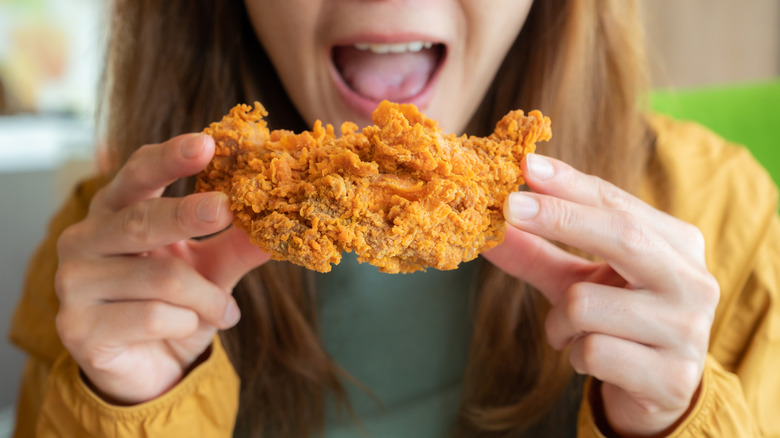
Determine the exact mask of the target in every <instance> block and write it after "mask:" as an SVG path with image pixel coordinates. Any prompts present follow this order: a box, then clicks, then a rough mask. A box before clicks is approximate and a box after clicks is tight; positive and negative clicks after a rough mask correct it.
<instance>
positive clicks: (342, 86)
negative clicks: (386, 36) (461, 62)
mask: <svg viewBox="0 0 780 438" xmlns="http://www.w3.org/2000/svg"><path fill="white" fill-rule="evenodd" d="M446 59H447V56H446V52H445V53H444V55H443V56H442V58H441V60H440V61H439V65H437V66H436V70H434V72H433V74H431V77H430V79H429V80H428V83H427V84H425V87H424V88H423V89H422V90H421V91H420V92H419V93H417V94H416V95H414V96H411V97H409V98H406V99H404V100H403V101H401V102H396V103H412V104H414V105H415V106H416V107H417V108H419V109H420V111H425V109H426V108H427V107H428V104H429V103H430V102H431V99H433V93H434V89H435V87H436V82H438V79H439V73H440V72H441V70H442V67H443V66H444V63H445V61H446ZM330 77H331V80H332V81H333V83H334V84H335V86H336V90H338V92H339V94H340V95H341V98H342V99H343V100H344V102H345V103H346V104H347V106H348V107H349V108H350V109H352V110H353V111H355V112H357V113H358V115H360V116H361V117H362V118H365V119H366V120H371V114H372V113H373V112H374V109H376V107H377V105H379V102H380V101H376V100H372V99H367V98H365V97H364V96H362V95H360V94H358V93H356V92H355V90H353V89H352V88H350V87H349V85H347V83H346V82H344V78H342V77H341V73H339V71H338V69H337V68H336V66H335V65H334V63H333V60H332V58H331V61H330Z"/></svg>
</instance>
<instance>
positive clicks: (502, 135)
mask: <svg viewBox="0 0 780 438" xmlns="http://www.w3.org/2000/svg"><path fill="white" fill-rule="evenodd" d="M266 115H267V113H266V111H265V109H264V108H263V106H262V105H261V104H260V103H257V102H256V103H255V105H254V108H251V107H250V106H248V105H238V106H236V107H234V108H233V109H231V110H230V113H229V114H228V115H227V116H225V117H224V118H223V119H222V121H221V122H217V123H212V124H211V125H210V126H209V127H208V128H206V129H205V130H204V131H203V132H204V133H206V134H208V135H211V136H212V137H213V138H214V140H215V142H216V153H215V156H214V159H213V160H212V162H211V163H210V164H209V165H208V167H207V168H206V169H204V170H203V172H201V173H200V174H199V175H198V182H197V188H196V190H197V191H201V192H202V191H211V190H220V191H222V192H224V193H226V194H227V195H228V196H229V197H230V200H231V209H232V211H233V213H234V221H233V222H234V224H235V225H236V226H237V227H239V228H241V229H242V230H244V231H245V232H246V233H247V234H248V235H249V236H250V239H251V241H252V242H253V243H254V244H256V245H258V246H259V247H260V248H262V249H263V250H265V251H267V252H268V253H270V254H271V255H272V257H273V258H275V259H281V260H289V261H291V262H293V263H297V264H299V265H302V266H305V267H307V268H309V269H313V270H316V271H320V272H328V271H330V269H331V264H337V263H339V262H340V261H341V252H342V251H355V252H356V253H357V255H358V260H359V261H361V262H368V263H370V264H372V265H375V266H377V267H379V270H380V271H382V272H388V273H397V272H413V271H416V270H420V269H425V268H427V267H432V268H436V269H440V270H446V269H454V268H456V267H457V266H458V264H459V263H461V262H464V261H468V260H472V259H474V258H475V257H477V255H478V254H479V253H481V252H483V251H485V250H488V249H490V248H492V247H494V246H496V245H497V244H499V243H500V242H501V241H502V240H503V237H504V232H505V223H504V216H503V213H502V208H503V204H504V200H505V199H506V198H507V196H508V195H509V193H510V192H512V191H515V190H517V188H518V186H520V185H521V184H523V178H522V171H521V169H520V163H521V161H522V160H523V158H524V157H525V155H526V154H528V153H530V152H533V151H534V149H535V143H536V142H537V141H540V140H548V139H549V138H550V137H551V131H550V119H549V118H547V117H544V116H542V114H541V113H540V112H539V111H531V112H530V113H529V114H528V115H527V116H526V115H524V114H523V112H522V111H520V110H517V111H512V112H510V113H509V114H507V115H506V116H504V118H502V119H501V121H499V122H498V124H497V125H496V129H495V132H494V133H493V134H491V135H490V136H489V137H485V138H479V137H467V136H465V135H464V136H462V137H456V136H454V135H446V134H443V133H442V132H441V129H440V128H439V127H438V126H437V123H436V121H434V120H431V119H428V118H426V117H425V116H424V115H423V114H421V113H420V112H419V111H418V110H417V108H416V107H415V106H414V105H409V104H393V103H390V102H387V101H385V102H382V103H381V104H380V105H379V106H378V107H377V109H376V110H375V111H374V114H373V121H374V123H375V126H368V127H366V128H364V129H363V130H362V132H360V131H358V128H357V125H355V124H354V123H351V122H346V123H344V124H343V125H342V126H341V133H342V134H341V136H340V137H337V136H336V135H335V134H334V129H333V127H332V126H331V125H327V126H323V125H322V123H321V122H320V121H317V122H316V123H315V124H314V128H313V129H312V131H307V132H302V133H300V134H295V133H293V132H290V131H285V130H276V131H272V132H269V129H268V127H267V124H266V122H265V121H264V120H263V117H264V116H266Z"/></svg>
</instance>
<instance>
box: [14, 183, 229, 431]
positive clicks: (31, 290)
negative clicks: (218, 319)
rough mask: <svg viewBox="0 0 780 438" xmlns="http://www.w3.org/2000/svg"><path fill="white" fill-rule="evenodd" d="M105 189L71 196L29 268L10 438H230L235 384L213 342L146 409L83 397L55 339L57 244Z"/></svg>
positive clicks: (87, 393) (84, 390) (17, 337)
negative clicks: (205, 355) (22, 359)
mask: <svg viewBox="0 0 780 438" xmlns="http://www.w3.org/2000/svg"><path fill="white" fill-rule="evenodd" d="M107 181H108V178H106V177H98V178H94V179H91V180H88V181H85V182H84V183H82V184H80V185H79V186H78V187H77V188H76V190H75V191H74V193H73V195H72V196H71V197H70V199H68V201H67V202H66V203H65V204H64V205H63V207H62V208H61V209H60V211H59V212H58V214H57V215H56V216H55V217H54V218H53V219H52V221H51V223H50V225H49V229H48V233H47V236H46V238H45V239H44V240H43V242H42V243H41V244H40V245H39V247H38V249H37V251H36V253H35V254H34V256H33V258H32V260H31V261H30V264H29V267H28V272H27V279H26V282H25V289H24V291H23V293H22V297H21V300H20V302H19V304H18V305H17V308H16V311H15V312H14V317H13V321H12V324H11V330H10V338H11V340H12V342H13V343H14V344H16V345H17V346H18V347H19V348H21V349H22V350H24V351H25V352H26V353H27V355H28V359H27V363H26V365H25V369H24V374H23V376H22V381H21V386H20V392H19V397H18V399H17V403H16V412H17V414H16V425H15V432H14V436H15V437H17V438H22V437H23V438H30V437H106V438H109V437H139V436H143V437H150V438H151V437H158V436H159V437H171V436H175V437H178V436H187V437H199V436H204V437H230V436H232V433H233V427H234V423H235V418H236V414H237V411H238V394H239V386H240V382H239V378H238V376H237V374H236V372H235V370H234V368H233V366H232V364H231V363H230V361H229V359H228V357H227V354H226V353H225V350H224V349H223V347H222V344H221V343H220V340H219V338H218V337H216V336H215V338H214V341H213V343H212V348H211V353H210V354H209V356H208V358H207V359H205V360H204V361H203V362H202V363H200V364H199V365H198V366H197V367H195V368H194V369H193V370H192V371H191V372H190V373H189V374H188V375H187V376H186V377H185V378H184V379H182V381H181V382H179V384H178V385H176V386H175V387H174V388H173V389H171V390H170V391H168V392H167V393H165V394H164V395H162V396H161V397H158V398H157V399H155V400H152V401H149V402H147V403H143V404H139V405H135V406H130V407H120V406H113V405H110V404H108V403H106V402H105V401H103V400H102V399H101V398H100V397H98V396H97V395H96V394H95V393H94V392H92V391H91V390H90V389H89V387H88V386H87V385H86V384H85V383H84V381H83V380H82V378H81V375H80V371H79V368H78V365H77V364H76V363H75V361H74V360H73V359H72V358H71V357H70V355H69V354H68V352H67V351H66V350H65V348H64V347H63V345H62V343H61V342H60V340H59V337H58V336H57V332H56V328H55V323H54V321H55V317H56V315H57V311H58V309H59V301H58V299H57V296H56V293H55V289H54V274H55V272H56V269H57V256H56V244H57V237H58V236H59V235H60V233H62V231H63V230H64V229H65V228H66V227H68V226H69V225H70V224H73V223H76V222H78V221H80V220H82V219H83V218H84V216H86V214H87V211H88V208H89V202H90V200H91V199H92V197H93V196H94V194H95V193H96V192H97V191H98V190H99V189H100V188H101V187H102V186H103V185H105V184H106V183H107Z"/></svg>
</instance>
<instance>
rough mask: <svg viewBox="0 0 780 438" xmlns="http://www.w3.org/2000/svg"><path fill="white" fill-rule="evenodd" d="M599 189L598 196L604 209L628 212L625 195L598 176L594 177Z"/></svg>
mask: <svg viewBox="0 0 780 438" xmlns="http://www.w3.org/2000/svg"><path fill="white" fill-rule="evenodd" d="M592 178H593V179H594V181H595V183H596V184H595V185H596V187H597V189H596V190H597V191H598V192H597V196H598V199H599V201H600V202H601V205H602V207H604V208H608V209H613V210H626V197H625V193H624V192H623V191H621V190H620V189H618V188H617V187H616V186H614V185H613V184H611V183H609V182H607V181H606V180H604V179H602V178H599V177H597V176H592Z"/></svg>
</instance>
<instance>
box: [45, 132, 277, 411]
mask: <svg viewBox="0 0 780 438" xmlns="http://www.w3.org/2000/svg"><path fill="white" fill-rule="evenodd" d="M213 154H214V140H213V139H212V138H211V137H209V136H206V135H199V134H187V135H181V136H178V137H175V138H173V139H171V140H169V141H167V142H165V143H160V144H152V145H147V146H144V147H142V148H140V149H139V150H137V151H136V152H135V153H134V154H133V155H132V157H131V158H130V159H129V160H128V161H127V163H126V164H125V165H124V167H123V168H122V169H121V170H120V171H119V172H118V173H117V175H116V177H115V178H114V179H113V181H111V183H109V184H108V185H107V186H106V187H104V188H103V189H102V190H101V191H99V192H98V193H97V194H96V195H95V197H94V199H93V200H92V203H91V204H90V208H89V213H88V215H87V217H86V218H85V219H84V220H83V221H82V222H79V223H77V224H75V225H73V226H71V227H70V228H68V229H67V230H65V232H64V233H63V234H62V236H61V237H60V239H59V242H58V248H57V249H58V256H59V268H58V271H57V275H56V290H57V295H58V297H59V300H60V310H59V313H58V314H57V331H58V333H59V336H60V338H61V339H62V342H63V344H64V345H65V347H66V348H67V349H68V350H69V351H70V353H71V355H72V356H73V358H74V359H75V360H76V362H77V363H78V364H79V366H80V367H81V370H82V371H83V373H84V374H85V375H86V377H87V379H88V380H89V382H88V383H90V384H91V386H92V388H93V389H94V390H95V391H96V392H97V393H98V394H99V395H100V396H101V397H103V398H104V399H106V400H107V401H109V402H112V403H116V404H137V403H142V402H145V401H148V400H151V399H154V398H156V397H158V396H160V395H162V394H164V393H165V392H166V391H168V390H169V389H170V388H172V387H173V386H175V385H176V383H178V382H179V381H180V380H181V379H182V377H183V376H184V375H185V374H186V372H187V370H188V368H189V367H191V366H192V365H193V364H194V363H195V362H196V360H197V359H198V358H199V357H200V356H201V355H203V354H204V353H205V352H206V351H207V350H208V348H209V346H210V344H211V341H212V339H213V336H214V334H215V333H216V332H217V330H219V329H226V328H229V327H232V326H233V325H235V324H236V322H238V319H239V310H238V307H237V306H236V302H235V300H234V299H233V297H232V296H231V291H232V289H233V287H234V286H235V284H236V283H237V282H238V281H239V280H240V279H241V277H242V276H243V275H244V274H245V273H247V272H248V271H249V270H251V269H253V268H255V267H256V266H258V265H260V264H262V263H264V262H265V261H267V260H268V259H269V256H268V255H267V254H266V253H264V252H262V251H261V250H260V249H259V248H257V247H255V246H254V245H252V244H251V243H250V242H249V240H248V238H247V236H246V235H245V234H244V233H243V232H242V231H241V230H239V229H236V228H235V227H231V228H229V229H227V230H225V231H223V232H221V233H219V234H217V235H215V236H212V237H210V238H208V239H205V240H199V241H196V240H192V238H194V237H200V236H207V235H210V234H214V233H217V232H219V231H221V230H223V229H225V228H226V227H227V226H228V225H229V224H230V223H231V220H232V214H231V212H230V208H229V204H228V198H227V196H226V195H224V194H223V193H218V192H210V193H197V194H192V195H189V196H185V197H182V198H161V195H162V192H163V189H164V188H165V187H166V186H167V185H168V184H170V183H172V182H173V181H175V180H177V179H179V178H182V177H186V176H190V175H194V174H195V173H197V172H199V171H200V170H202V169H203V168H204V167H205V166H206V164H208V162H209V161H210V160H211V157H212V156H213Z"/></svg>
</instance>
